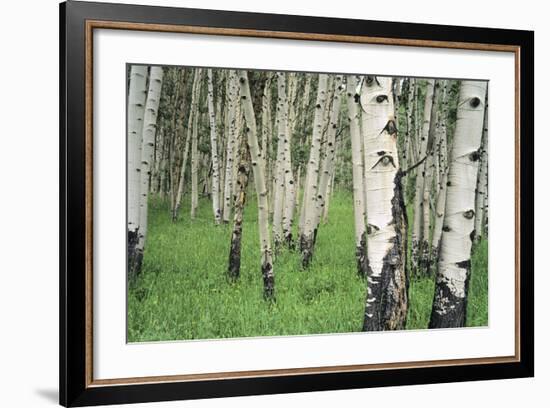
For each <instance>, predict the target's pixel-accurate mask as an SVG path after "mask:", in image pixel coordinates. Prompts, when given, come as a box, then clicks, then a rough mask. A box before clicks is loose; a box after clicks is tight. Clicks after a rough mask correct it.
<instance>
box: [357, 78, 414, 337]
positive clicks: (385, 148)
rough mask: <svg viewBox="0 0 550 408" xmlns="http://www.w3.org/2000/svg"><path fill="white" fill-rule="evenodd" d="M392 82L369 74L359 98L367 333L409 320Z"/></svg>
mask: <svg viewBox="0 0 550 408" xmlns="http://www.w3.org/2000/svg"><path fill="white" fill-rule="evenodd" d="M391 83H392V81H391V78H387V77H375V76H368V77H367V78H366V80H365V81H363V85H362V91H361V97H360V101H361V107H362V110H363V111H362V115H363V117H364V118H365V120H364V121H363V125H364V126H363V128H362V131H363V137H364V139H365V145H364V146H365V149H366V155H365V156H366V158H367V161H366V162H365V167H366V168H367V172H366V175H367V176H366V183H365V185H366V188H367V206H366V213H367V257H368V268H367V299H366V306H365V320H364V324H363V330H365V331H371V330H396V329H404V328H405V323H406V318H407V307H408V294H407V290H408V276H407V273H406V270H405V265H406V248H407V218H406V217H407V215H406V210H405V204H404V202H403V194H402V189H401V177H402V173H401V171H400V169H399V153H398V148H397V127H396V124H395V116H394V103H393V100H394V99H393V95H392V87H391Z"/></svg>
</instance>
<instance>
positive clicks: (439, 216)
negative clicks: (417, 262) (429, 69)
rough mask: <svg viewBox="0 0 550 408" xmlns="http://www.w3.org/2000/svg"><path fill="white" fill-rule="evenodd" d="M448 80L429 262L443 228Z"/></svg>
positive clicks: (444, 93)
mask: <svg viewBox="0 0 550 408" xmlns="http://www.w3.org/2000/svg"><path fill="white" fill-rule="evenodd" d="M447 87H448V81H445V86H444V87H443V97H442V112H441V116H440V119H439V128H438V132H439V137H438V139H439V168H440V182H439V184H438V189H437V202H436V205H435V222H434V228H433V233H432V249H431V252H432V254H431V263H434V262H436V261H437V258H438V256H439V244H440V242H441V232H442V229H443V217H444V215H445V201H446V198H447V173H448V170H449V167H448V163H447V116H448V106H449V102H448V93H447Z"/></svg>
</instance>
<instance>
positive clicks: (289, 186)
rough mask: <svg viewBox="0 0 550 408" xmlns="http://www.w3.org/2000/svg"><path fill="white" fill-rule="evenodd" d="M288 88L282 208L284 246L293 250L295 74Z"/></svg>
mask: <svg viewBox="0 0 550 408" xmlns="http://www.w3.org/2000/svg"><path fill="white" fill-rule="evenodd" d="M288 88H289V95H288V98H285V99H286V101H287V102H286V106H285V108H286V112H287V113H286V121H285V123H284V125H285V126H286V128H287V129H286V133H285V134H286V137H285V140H284V144H283V154H284V157H283V159H284V168H283V169H284V183H285V193H284V206H283V220H282V221H283V222H282V224H283V239H284V242H285V243H286V245H287V246H288V247H289V248H290V249H293V248H294V241H293V237H292V220H293V218H294V203H295V200H296V190H295V183H294V174H293V172H292V157H291V142H292V138H293V133H294V123H295V119H296V113H295V111H294V98H295V96H296V74H295V73H290V74H289V76H288Z"/></svg>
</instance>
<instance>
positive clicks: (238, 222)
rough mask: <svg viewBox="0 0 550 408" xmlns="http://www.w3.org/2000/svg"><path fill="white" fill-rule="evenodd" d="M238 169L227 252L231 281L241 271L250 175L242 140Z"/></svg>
mask: <svg viewBox="0 0 550 408" xmlns="http://www.w3.org/2000/svg"><path fill="white" fill-rule="evenodd" d="M239 157H240V159H239V169H238V173H237V180H236V184H237V193H236V194H235V202H234V206H233V208H234V213H233V233H232V234H231V249H230V251H229V267H228V271H227V273H228V275H229V278H230V279H231V280H236V279H238V278H239V275H240V271H241V239H242V233H243V213H244V206H245V203H246V189H247V187H248V175H249V173H250V154H249V151H248V146H247V143H246V142H245V139H244V138H243V139H242V141H241V147H240V154H239Z"/></svg>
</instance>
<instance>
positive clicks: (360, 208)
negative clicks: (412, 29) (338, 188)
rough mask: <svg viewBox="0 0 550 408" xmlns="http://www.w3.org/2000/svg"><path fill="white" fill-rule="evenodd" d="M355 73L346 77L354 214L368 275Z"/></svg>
mask: <svg viewBox="0 0 550 408" xmlns="http://www.w3.org/2000/svg"><path fill="white" fill-rule="evenodd" d="M357 80H358V78H357V77H356V76H354V75H349V76H348V77H347V78H346V95H347V105H348V118H349V131H350V137H351V165H352V176H353V216H354V218H353V219H354V224H355V257H356V261H357V273H358V274H359V276H363V277H364V276H367V253H366V251H367V244H366V240H367V237H366V228H365V206H366V204H365V202H364V199H365V186H364V174H365V172H364V165H363V157H362V153H363V138H362V135H361V128H360V125H359V104H358V100H357V98H356V97H357V96H358V93H357V82H358V81H357Z"/></svg>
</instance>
